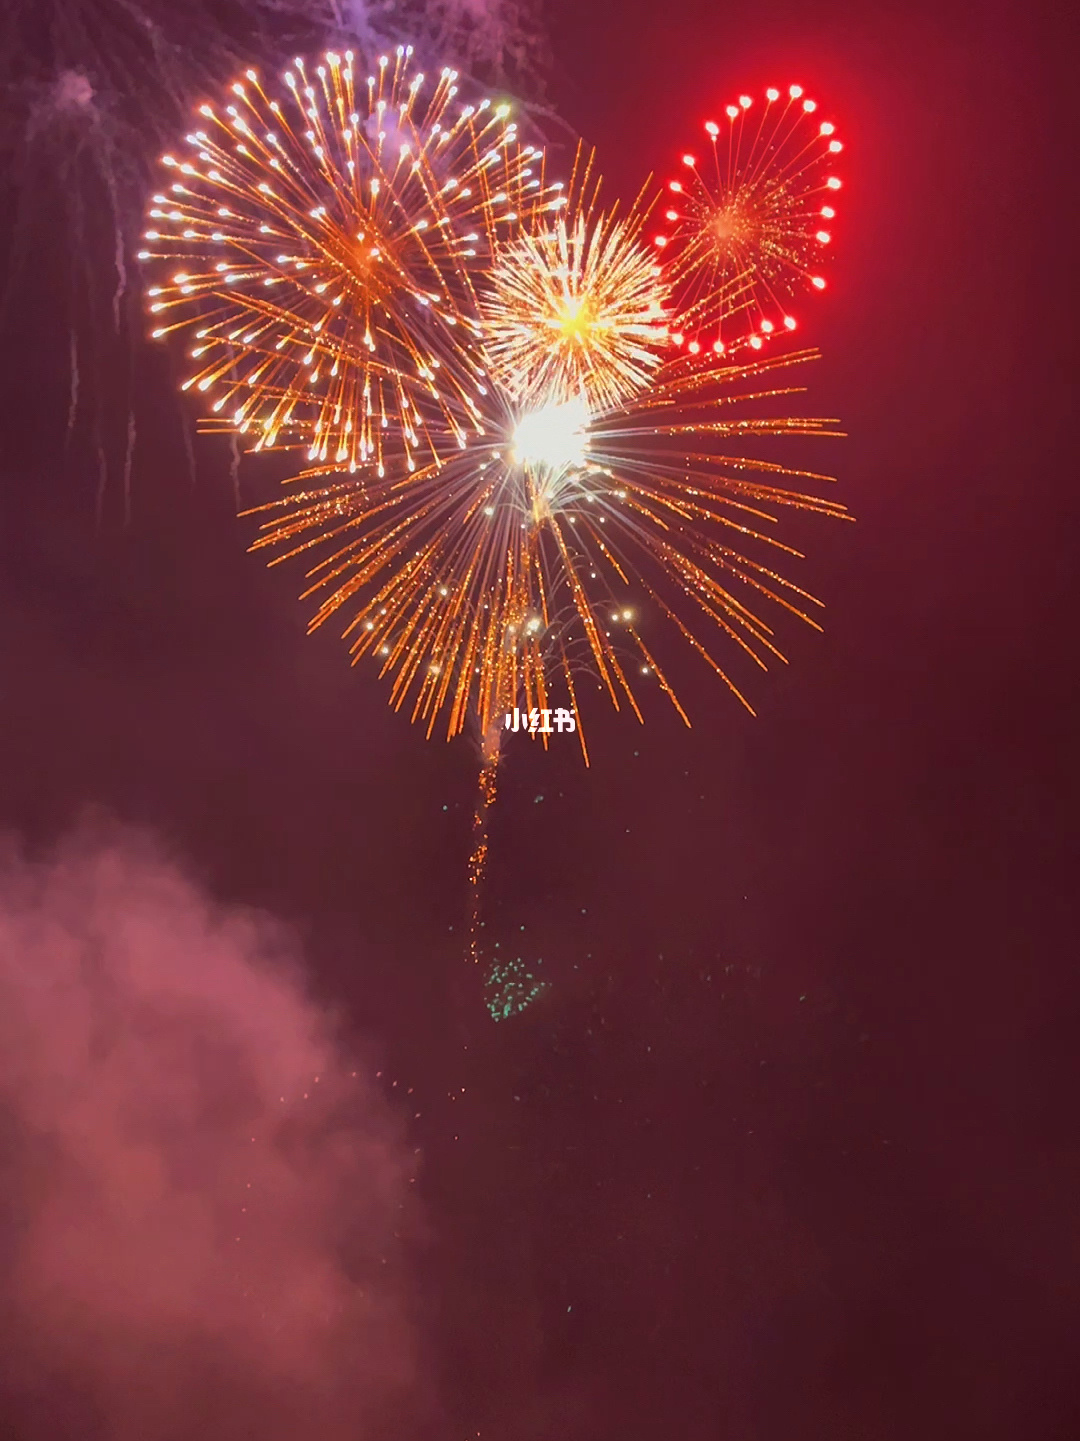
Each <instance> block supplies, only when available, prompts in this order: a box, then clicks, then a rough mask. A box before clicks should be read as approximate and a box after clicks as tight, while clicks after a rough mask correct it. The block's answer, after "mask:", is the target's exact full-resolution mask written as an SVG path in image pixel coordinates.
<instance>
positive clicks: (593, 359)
mask: <svg viewBox="0 0 1080 1441" xmlns="http://www.w3.org/2000/svg"><path fill="white" fill-rule="evenodd" d="M592 167H593V157H592V155H591V154H590V155H588V156H586V157H584V158H583V156H582V152H581V151H580V150H579V152H578V157H577V161H576V163H575V166H574V171H573V174H572V176H571V181H570V186H569V189H568V191H567V193H566V194H565V195H563V196H558V197H557V204H558V208H556V202H553V203H552V204H550V205H545V206H528V207H526V206H519V207H516V209H517V210H518V212H519V213H518V220H517V223H516V224H515V225H514V227H513V229H512V231H511V233H510V234H509V235H508V236H507V238H506V240H504V241H503V242H502V244H500V245H499V246H498V247H497V249H496V252H495V255H494V257H493V262H492V266H491V272H490V275H489V276H488V284H487V287H486V290H485V292H484V294H483V295H482V297H481V300H480V315H481V320H482V324H483V342H484V348H485V354H486V355H487V357H488V366H489V369H490V371H491V374H492V375H493V377H494V378H495V379H496V380H497V381H498V382H499V383H500V384H501V385H502V386H503V387H504V389H505V390H506V391H507V392H508V393H509V394H510V395H511V396H512V397H513V398H514V400H515V401H516V402H518V403H519V404H526V405H527V404H529V403H531V402H533V401H535V400H536V399H538V398H540V399H542V400H544V401H547V402H550V401H551V400H552V399H553V398H556V397H558V398H561V399H563V400H570V399H573V398H574V397H576V396H578V395H582V394H584V395H585V396H586V397H587V399H588V401H589V402H590V403H591V404H592V405H595V406H598V407H603V408H607V407H610V406H613V405H617V404H619V403H620V402H622V401H625V400H627V399H629V398H630V397H631V396H633V395H635V394H638V393H639V392H640V391H642V390H644V389H645V388H646V387H647V386H648V384H649V382H650V381H651V380H652V378H653V376H654V375H655V373H656V371H657V368H658V366H659V365H660V363H661V357H662V353H663V351H664V350H665V349H667V347H668V345H669V335H668V327H667V319H666V311H667V306H668V301H669V296H668V288H667V285H666V283H665V281H664V279H663V276H662V273H661V269H660V267H659V265H658V264H657V263H656V258H655V255H654V254H653V253H652V252H651V251H650V250H649V248H648V246H647V245H646V244H645V243H644V242H643V240H642V230H643V228H644V225H645V223H646V219H647V217H648V210H649V207H648V206H646V205H644V204H643V203H642V199H643V197H642V196H639V197H638V200H637V201H636V202H635V203H634V205H633V206H631V208H630V210H629V213H628V214H627V216H626V218H625V219H619V218H618V217H617V214H616V212H615V211H614V210H613V211H611V212H608V213H602V212H601V213H599V214H597V206H598V199H599V180H597V181H596V182H595V183H592V182H591V177H592ZM553 188H555V189H561V187H559V186H556V187H553ZM523 198H525V199H527V197H523Z"/></svg>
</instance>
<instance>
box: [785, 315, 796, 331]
mask: <svg viewBox="0 0 1080 1441" xmlns="http://www.w3.org/2000/svg"><path fill="white" fill-rule="evenodd" d="M784 326H785V328H786V329H788V330H794V329H795V317H794V315H785V316H784Z"/></svg>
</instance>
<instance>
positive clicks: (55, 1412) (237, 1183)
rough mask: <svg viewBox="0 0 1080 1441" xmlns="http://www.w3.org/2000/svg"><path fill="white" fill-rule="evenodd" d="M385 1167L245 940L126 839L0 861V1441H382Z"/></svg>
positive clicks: (394, 1296)
mask: <svg viewBox="0 0 1080 1441" xmlns="http://www.w3.org/2000/svg"><path fill="white" fill-rule="evenodd" d="M411 1161H412V1154H411V1152H410V1150H409V1148H408V1146H407V1144H406V1142H405V1139H404V1137H403V1135H402V1134H401V1131H400V1129H399V1127H398V1123H397V1121H396V1120H395V1118H394V1116H393V1114H392V1113H391V1112H390V1110H389V1109H388V1105H387V1102H386V1101H385V1100H384V1099H383V1097H382V1095H381V1093H380V1092H379V1091H378V1090H377V1089H374V1088H373V1084H372V1083H371V1082H369V1080H368V1079H367V1077H366V1075H365V1073H364V1072H363V1071H362V1070H361V1069H360V1068H359V1067H358V1065H357V1063H356V1061H350V1060H349V1058H348V1056H347V1054H346V1051H345V1050H344V1048H343V1045H342V1043H341V1041H340V1040H339V1039H338V1037H337V1036H336V1034H335V1028H334V1025H333V1023H332V1020H331V1018H330V1017H329V1016H328V1015H327V1014H326V1012H325V1011H324V1010H323V1009H321V1008H320V1007H319V1006H318V1005H316V1004H315V1003H314V1002H313V1001H312V1000H311V999H310V998H309V997H308V995H306V994H305V990H304V988H303V985H302V982H301V977H300V973H299V970H298V968H297V964H296V958H295V953H294V952H293V949H292V946H291V943H290V941H289V938H288V936H287V935H285V934H284V933H283V932H282V930H281V929H280V928H278V927H277V926H275V925H274V924H273V923H272V922H271V921H269V920H268V919H266V918H265V917H260V916H258V915H255V914H249V913H244V912H241V911H238V910H235V909H231V910H230V909H227V908H222V907H221V906H219V905H217V904H215V903H214V902H213V901H211V900H210V899H209V898H208V897H207V896H206V895H204V894H203V893H202V892H201V890H200V888H199V887H198V886H196V885H195V884H194V883H193V882H192V881H191V880H189V879H187V878H186V877H185V876H184V874H183V873H182V872H181V871H180V870H179V869H178V868H177V866H176V865H175V864H173V863H172V862H170V861H169V860H168V859H166V858H164V857H163V855H162V854H161V853H160V851H158V850H156V849H155V848H154V846H153V845H152V844H151V843H150V842H148V841H147V840H146V839H145V838H140V837H138V836H133V835H131V834H129V833H123V832H117V831H112V832H106V831H103V830H102V828H101V827H100V826H93V827H90V828H84V829H83V830H81V831H79V832H78V833H77V834H76V835H74V836H73V837H71V838H70V839H68V840H67V841H66V842H65V843H64V844H63V845H61V846H60V848H59V849H58V850H57V851H56V852H55V853H54V854H53V855H51V856H50V857H49V858H47V859H45V860H37V861H31V860H28V859H26V858H25V857H24V856H23V855H22V854H20V852H19V849H18V848H17V846H15V845H14V844H13V843H12V842H10V841H9V842H7V843H6V844H5V845H4V846H3V848H2V850H0V1296H3V1297H4V1300H3V1302H2V1303H0V1304H2V1310H0V1382H2V1390H3V1393H4V1396H5V1398H6V1401H5V1402H4V1403H3V1404H6V1405H7V1406H8V1407H9V1408H10V1409H11V1411H12V1413H13V1414H12V1415H11V1416H10V1417H0V1420H4V1421H6V1422H7V1424H8V1425H11V1426H13V1427H14V1429H13V1430H11V1431H9V1432H7V1433H6V1434H12V1435H15V1434H17V1435H19V1436H20V1437H22V1438H24V1441H39V1438H42V1441H44V1438H48V1441H52V1438H54V1437H56V1438H59V1437H72V1436H79V1437H80V1438H86V1441H96V1438H98V1437H101V1438H107V1441H182V1438H183V1441H190V1438H193V1437H196V1436H197V1437H199V1438H200V1441H226V1438H227V1441H237V1438H241V1437H248V1436H251V1437H256V1436H257V1437H259V1438H260V1441H338V1438H341V1441H345V1438H349V1441H367V1438H376V1437H378V1438H382V1437H384V1436H385V1437H389V1436H394V1437H401V1436H403V1435H406V1434H408V1425H409V1421H410V1419H415V1404H416V1397H417V1394H418V1392H419V1385H418V1376H419V1372H420V1365H419V1360H418V1350H417V1343H416V1335H415V1331H414V1327H413V1324H412V1319H411V1311H412V1301H411V1291H410V1285H409V1281H408V1269H407V1266H406V1252H407V1249H408V1245H407V1243H408V1240H409V1236H410V1233H411V1231H412V1230H413V1229H414V1227H415V1222H414V1220H413V1219H412V1216H413V1212H412V1200H413V1187H412V1185H411V1176H412V1171H411Z"/></svg>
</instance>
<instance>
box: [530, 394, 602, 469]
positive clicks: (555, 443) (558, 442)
mask: <svg viewBox="0 0 1080 1441" xmlns="http://www.w3.org/2000/svg"><path fill="white" fill-rule="evenodd" d="M588 427H589V407H588V405H586V403H585V399H584V397H582V396H578V397H577V398H576V399H574V400H564V401H559V402H556V403H552V404H550V405H545V406H542V407H541V408H540V409H539V410H533V411H530V412H529V413H528V414H527V415H523V416H522V417H521V419H520V420H519V421H518V424H517V428H516V429H515V431H514V441H513V444H514V459H515V460H516V461H517V463H518V464H519V465H528V466H533V467H544V468H546V469H550V470H564V469H565V468H566V467H568V466H580V465H584V464H585V452H586V450H587V448H588V444H589V436H588Z"/></svg>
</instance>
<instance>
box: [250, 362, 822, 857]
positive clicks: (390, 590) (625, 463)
mask: <svg viewBox="0 0 1080 1441" xmlns="http://www.w3.org/2000/svg"><path fill="white" fill-rule="evenodd" d="M810 357H811V353H810V352H799V353H795V354H790V355H777V356H773V357H768V358H763V359H758V360H754V361H751V362H748V363H745V364H738V365H727V366H723V367H721V366H719V365H714V366H711V367H709V368H708V369H706V370H691V369H688V368H687V367H686V365H685V364H684V362H682V361H681V360H675V361H673V362H669V363H668V364H667V365H666V366H665V367H664V369H663V370H662V371H661V372H660V374H659V375H658V377H657V379H656V381H655V382H654V383H653V385H652V387H651V388H650V389H649V390H648V391H647V392H645V393H644V394H643V395H642V396H639V397H638V398H637V399H636V400H635V401H633V402H631V403H629V404H627V405H622V406H616V407H613V408H611V409H609V410H607V411H601V412H598V413H596V414H592V413H590V412H589V411H588V409H587V407H585V406H584V403H583V402H581V401H580V400H579V401H578V402H576V403H574V402H564V401H561V400H556V401H555V402H553V403H552V404H551V405H549V406H547V407H544V408H541V409H539V410H533V411H530V412H522V410H521V409H520V408H519V407H516V406H515V405H514V404H513V403H512V402H510V401H508V400H506V399H500V397H499V396H498V395H497V394H496V393H494V392H492V393H491V394H489V396H488V397H487V398H486V407H485V426H486V430H487V434H486V435H485V437H484V439H483V442H482V443H481V442H480V441H479V440H478V441H475V442H470V444H469V445H468V446H467V447H466V448H465V450H463V451H461V452H458V453H457V454H455V455H454V456H453V457H452V458H451V459H450V460H449V461H448V462H446V463H445V464H443V465H436V464H435V463H431V464H429V465H428V466H426V467H421V468H419V469H417V471H415V472H414V473H412V474H410V475H405V476H401V477H399V478H397V479H387V480H385V481H383V482H381V483H378V484H373V483H371V482H368V483H366V484H363V485H361V484H359V483H358V482H357V481H356V480H355V479H350V478H348V477H338V478H334V477H332V476H325V477H319V476H317V475H309V476H308V477H307V479H308V480H309V481H315V482H319V481H322V482H323V483H322V484H318V483H316V485H315V486H314V488H303V489H300V490H299V491H298V492H296V493H293V494H291V495H290V496H288V497H287V498H285V499H284V500H281V501H278V502H275V503H273V504H272V505H271V506H267V507H262V508H260V510H261V513H262V514H263V517H264V520H263V533H262V535H261V536H260V537H259V539H258V540H257V541H256V548H260V547H266V546H271V547H275V548H276V549H277V550H278V551H279V552H281V553H280V554H279V555H278V557H277V559H278V560H282V559H286V558H287V557H289V556H295V555H298V554H304V555H307V556H309V557H310V558H311V559H312V561H313V562H314V563H313V564H312V566H311V568H310V570H309V573H308V577H309V587H308V589H307V591H306V592H305V594H306V595H307V596H312V595H318V596H321V604H320V606H319V609H318V610H317V612H316V614H315V616H314V618H313V620H312V622H311V625H312V628H313V629H314V628H315V627H317V626H319V625H322V624H323V623H325V622H326V621H327V620H329V619H330V618H331V617H332V616H335V615H338V614H340V613H344V614H345V615H346V616H347V618H348V619H347V626H346V630H345V635H346V638H347V639H348V640H349V641H350V644H351V649H352V654H353V658H354V660H355V661H358V660H360V659H361V658H362V657H364V656H368V655H370V656H373V657H374V658H375V660H376V662H377V663H378V665H379V668H380V671H381V672H382V673H383V674H384V675H385V676H387V677H389V678H390V680H391V699H392V702H393V704H395V705H396V706H399V707H400V706H403V705H405V704H406V703H407V702H409V701H410V700H411V712H412V717H413V719H414V720H421V721H423V722H425V723H426V725H427V729H428V733H429V734H430V733H431V732H432V730H433V729H434V727H435V724H436V723H437V720H438V717H439V716H440V715H444V716H445V718H446V720H447V729H448V733H449V734H450V735H454V734H456V733H458V732H460V731H461V730H462V729H463V728H464V727H465V725H466V723H467V722H468V720H469V718H470V717H472V716H478V717H479V721H480V727H481V731H482V733H484V734H485V736H491V735H492V734H493V733H494V734H497V733H498V730H499V728H500V726H501V721H502V715H503V712H504V711H505V710H506V709H507V707H508V705H510V704H512V703H513V702H514V701H515V700H516V699H518V698H523V699H524V704H525V706H526V707H527V708H530V709H531V708H533V707H538V708H541V709H543V708H550V701H549V696H550V695H551V693H552V687H553V686H554V685H559V686H560V687H563V686H564V687H565V692H566V696H567V698H568V700H569V703H570V706H571V708H572V709H573V710H574V711H578V710H579V708H578V705H577V688H578V680H579V677H580V674H581V665H580V660H581V658H582V656H584V658H585V659H586V661H587V665H588V669H589V670H590V671H591V672H592V675H593V677H594V679H595V681H596V682H597V683H598V684H599V685H600V687H601V688H602V689H603V690H605V691H606V692H607V694H608V696H609V698H610V700H611V701H612V702H613V703H614V705H615V706H616V708H620V707H622V706H623V705H628V706H629V707H630V709H631V710H632V711H633V712H634V713H635V714H636V715H638V717H639V718H640V716H641V711H640V708H639V705H638V701H637V698H636V694H635V687H636V686H638V685H639V684H640V683H641V680H642V678H647V680H648V681H649V682H651V683H655V684H658V685H659V686H660V688H661V689H662V690H663V691H664V692H665V693H666V694H667V695H668V697H669V698H670V699H671V701H672V702H673V703H674V704H675V705H676V707H677V708H678V710H679V712H680V714H682V715H683V718H684V719H686V715H685V712H684V711H683V709H682V707H681V705H680V704H679V702H678V700H677V697H676V696H675V693H674V690H673V689H672V687H671V685H670V684H669V682H668V680H667V678H666V676H665V674H664V672H663V670H662V668H661V667H660V665H659V663H658V661H657V659H656V658H655V655H654V653H653V650H652V647H651V645H650V644H649V643H648V642H647V640H646V629H647V626H644V625H642V624H641V623H640V618H641V616H642V614H643V611H645V612H653V613H655V612H660V613H662V614H665V615H667V616H668V617H669V618H670V619H671V620H673V621H674V622H675V624H676V626H677V628H678V629H679V630H680V631H681V633H682V634H683V635H684V637H685V638H686V639H687V640H688V641H689V642H690V644H691V645H692V646H693V648H694V649H695V650H697V651H698V652H699V653H700V654H701V655H702V656H703V657H704V658H705V659H706V660H707V661H708V662H709V663H710V664H711V665H712V667H713V668H714V669H715V670H716V671H717V672H718V673H719V674H720V675H721V676H723V678H724V679H725V680H727V681H728V684H729V685H731V688H732V689H733V690H735V691H736V694H738V695H739V698H740V699H743V697H742V696H741V694H740V693H739V692H738V691H737V690H736V688H735V686H734V683H733V682H732V681H731V680H730V679H729V677H728V674H727V672H726V670H725V669H724V667H723V666H722V665H721V664H720V662H719V661H717V660H716V659H715V657H714V656H713V654H712V650H711V648H710V646H709V645H708V644H706V643H705V642H704V641H702V640H701V639H700V638H699V637H698V634H697V627H698V625H699V624H700V622H701V621H702V620H704V621H706V622H707V623H708V624H709V626H710V627H711V628H712V629H713V631H714V632H715V631H719V633H720V634H721V635H722V636H723V637H725V638H726V639H728V640H729V641H733V642H734V643H735V644H736V645H737V646H738V647H739V648H740V649H741V650H742V651H743V652H745V653H747V654H749V655H750V656H752V657H753V658H754V659H755V660H756V661H757V663H758V664H759V665H761V666H764V665H765V663H766V661H767V659H768V657H769V656H778V655H779V651H778V650H777V648H776V644H775V640H774V637H773V632H772V630H771V628H770V627H769V626H768V625H767V624H766V623H765V622H764V621H763V620H762V619H761V618H760V617H759V616H758V615H757V613H756V608H757V606H758V605H759V604H760V603H761V602H766V601H768V602H772V603H775V604H777V605H779V606H780V607H781V608H783V609H786V610H787V611H789V612H794V613H795V614H797V615H800V616H802V618H803V619H805V620H808V621H810V623H811V624H813V623H814V622H813V621H812V619H811V616H810V613H809V609H810V607H811V606H812V605H814V604H816V603H815V602H813V600H812V598H811V597H810V596H808V595H807V594H806V593H805V592H804V591H802V590H801V589H800V588H799V587H797V586H795V585H793V584H792V583H791V582H789V581H787V580H785V579H784V578H783V577H782V576H781V575H780V574H779V571H778V569H777V563H778V561H779V560H780V559H782V558H791V557H794V556H796V555H797V554H798V552H797V551H795V550H793V549H792V548H791V547H790V546H788V545H787V544H785V543H783V542H781V541H779V540H778V539H777V538H776V537H775V535H773V534H770V531H772V530H773V529H774V527H775V524H776V519H777V515H776V512H777V510H778V509H779V508H791V507H794V508H800V509H806V510H813V511H817V512H819V513H823V514H828V515H842V514H844V511H843V507H841V506H839V505H837V504H836V503H834V502H831V501H829V500H826V499H823V498H820V497H818V496H815V495H811V494H807V493H803V492H802V491H795V490H792V489H789V488H788V487H789V486H790V485H791V484H792V483H793V482H795V481H798V482H799V483H800V484H801V483H811V484H813V483H824V482H826V481H827V480H828V477H825V476H819V475H816V474H814V473H811V472H804V471H794V470H790V469H787V468H786V467H784V466H781V465H779V464H776V463H773V462H769V461H765V460H762V459H759V458H757V457H756V456H754V455H751V454H747V453H746V451H745V450H744V449H743V443H744V442H753V441H756V440H757V439H758V438H760V437H764V436H779V435H818V434H822V433H829V427H830V426H831V425H832V424H833V422H829V421H822V420H814V419H799V418H753V417H751V416H748V415H745V414H744V413H743V411H742V407H743V406H745V405H748V404H750V403H753V402H757V403H761V402H765V401H769V400H771V399H773V398H776V397H780V396H786V395H789V394H791V393H792V392H793V391H794V390H795V389H796V387H793V386H791V385H788V384H781V383H780V382H779V381H778V380H777V379H776V376H777V373H778V372H779V371H780V370H781V369H782V368H784V367H787V366H790V365H794V364H797V363H799V362H801V361H804V360H807V359H809V358H810ZM568 410H569V412H570V413H569V414H568V413H567V412H568ZM523 432H524V433H525V434H526V436H527V439H528V441H529V444H528V445H527V446H524V447H523V445H522V442H521V437H522V433H523ZM545 439H546V445H547V448H546V449H545ZM750 448H751V449H754V448H755V447H754V446H753V445H751V447H750ZM303 479H304V478H301V480H303ZM326 482H329V483H326ZM748 547H749V548H752V549H754V550H757V551H758V552H759V554H758V555H757V557H756V558H754V557H747V556H746V555H744V554H743V550H744V549H745V548H748ZM320 553H321V554H322V558H321V559H318V558H316V557H317V555H318V554H320ZM744 703H745V701H744ZM577 734H578V738H579V741H580V743H581V746H582V750H583V752H584V754H585V756H586V759H587V758H588V752H587V749H586V745H585V738H584V727H583V726H581V725H580V724H579V726H578V732H577ZM497 759H498V744H497V741H496V742H495V743H494V749H493V758H492V757H489V756H488V755H487V753H486V752H485V769H486V770H489V771H490V785H491V788H492V792H493V790H494V783H495V766H496V765H497ZM487 809H488V806H487V804H485V805H483V806H482V807H481V808H480V813H479V815H480V822H481V825H480V828H479V830H478V831H477V833H476V839H477V847H476V849H478V850H479V852H480V854H479V861H478V867H479V870H480V871H482V862H483V849H484V848H483V844H482V842H483V840H484V836H485V834H486V832H485V831H484V828H483V827H484V820H485V817H486V812H487Z"/></svg>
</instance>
